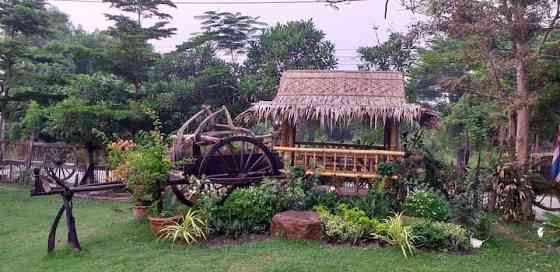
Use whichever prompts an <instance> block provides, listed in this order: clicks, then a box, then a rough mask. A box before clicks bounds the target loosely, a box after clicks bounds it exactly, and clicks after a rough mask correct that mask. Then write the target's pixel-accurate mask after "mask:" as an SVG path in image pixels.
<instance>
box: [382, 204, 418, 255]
mask: <svg viewBox="0 0 560 272" xmlns="http://www.w3.org/2000/svg"><path fill="white" fill-rule="evenodd" d="M383 224H385V225H386V229H385V231H386V233H387V238H388V240H389V243H391V244H392V245H393V246H398V247H399V248H400V249H401V252H402V254H403V256H404V257H405V258H408V256H412V255H414V250H415V248H414V243H413V241H414V236H413V235H412V232H411V231H410V227H409V226H405V225H404V223H403V221H402V213H396V214H395V215H394V216H391V217H389V218H387V219H385V222H384V223H383Z"/></svg>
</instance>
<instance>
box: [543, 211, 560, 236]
mask: <svg viewBox="0 0 560 272" xmlns="http://www.w3.org/2000/svg"><path fill="white" fill-rule="evenodd" d="M544 215H545V217H546V222H545V223H544V226H545V227H546V228H547V229H548V230H549V231H550V233H551V234H552V235H553V236H554V238H553V241H552V242H553V243H560V214H556V213H551V212H546V213H545V214H544Z"/></svg>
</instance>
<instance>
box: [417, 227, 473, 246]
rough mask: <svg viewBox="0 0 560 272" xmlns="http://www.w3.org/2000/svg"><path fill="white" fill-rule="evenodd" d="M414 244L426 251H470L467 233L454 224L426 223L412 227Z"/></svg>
mask: <svg viewBox="0 0 560 272" xmlns="http://www.w3.org/2000/svg"><path fill="white" fill-rule="evenodd" d="M412 233H413V234H414V237H415V238H414V244H415V245H416V246H418V247H423V248H427V249H435V250H441V249H448V250H453V251H465V250H468V249H470V239H469V237H468V235H467V231H466V230H465V229H464V228H463V227H461V226H459V225H456V224H451V223H441V222H426V223H423V224H417V225H413V226H412Z"/></svg>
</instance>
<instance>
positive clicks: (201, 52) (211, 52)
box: [150, 43, 224, 82]
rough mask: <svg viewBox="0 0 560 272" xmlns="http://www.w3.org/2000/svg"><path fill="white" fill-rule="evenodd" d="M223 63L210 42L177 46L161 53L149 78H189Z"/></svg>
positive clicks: (153, 80)
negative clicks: (172, 49) (170, 50)
mask: <svg viewBox="0 0 560 272" xmlns="http://www.w3.org/2000/svg"><path fill="white" fill-rule="evenodd" d="M220 64H224V61H223V60H221V59H220V58H218V56H217V55H216V49H215V48H214V46H212V45H211V44H208V43H205V44H202V45H200V46H197V47H193V48H190V47H187V46H184V44H183V45H180V46H179V49H177V50H175V51H172V52H169V53H166V54H163V55H162V57H161V58H160V59H158V60H157V62H156V64H155V66H154V69H153V72H152V73H151V76H150V80H151V81H152V82H156V81H173V80H182V79H190V78H192V77H194V76H196V75H197V74H199V73H200V72H201V71H203V70H204V69H206V68H208V67H210V66H214V65H220Z"/></svg>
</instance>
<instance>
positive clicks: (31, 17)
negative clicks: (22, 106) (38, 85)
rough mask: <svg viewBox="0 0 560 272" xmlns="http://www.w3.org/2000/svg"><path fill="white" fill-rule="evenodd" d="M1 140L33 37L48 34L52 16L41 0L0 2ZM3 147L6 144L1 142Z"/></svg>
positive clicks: (29, 54)
mask: <svg viewBox="0 0 560 272" xmlns="http://www.w3.org/2000/svg"><path fill="white" fill-rule="evenodd" d="M0 28H1V29H2V32H3V35H2V37H0V70H1V71H2V72H3V73H2V74H1V75H0V99H1V100H0V140H3V139H5V132H6V120H7V118H8V116H7V115H8V112H9V111H8V106H9V105H8V103H9V102H10V100H11V89H12V88H13V87H15V86H17V84H18V83H17V80H18V72H19V71H20V68H21V67H22V66H24V65H25V63H26V61H27V60H29V59H30V58H31V53H30V51H31V47H32V44H31V43H30V39H31V38H33V37H37V36H45V35H47V34H48V32H49V30H48V28H49V17H48V15H47V11H46V8H45V2H44V1H42V0H36V1H25V0H7V1H2V2H0ZM2 148H3V146H2Z"/></svg>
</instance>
